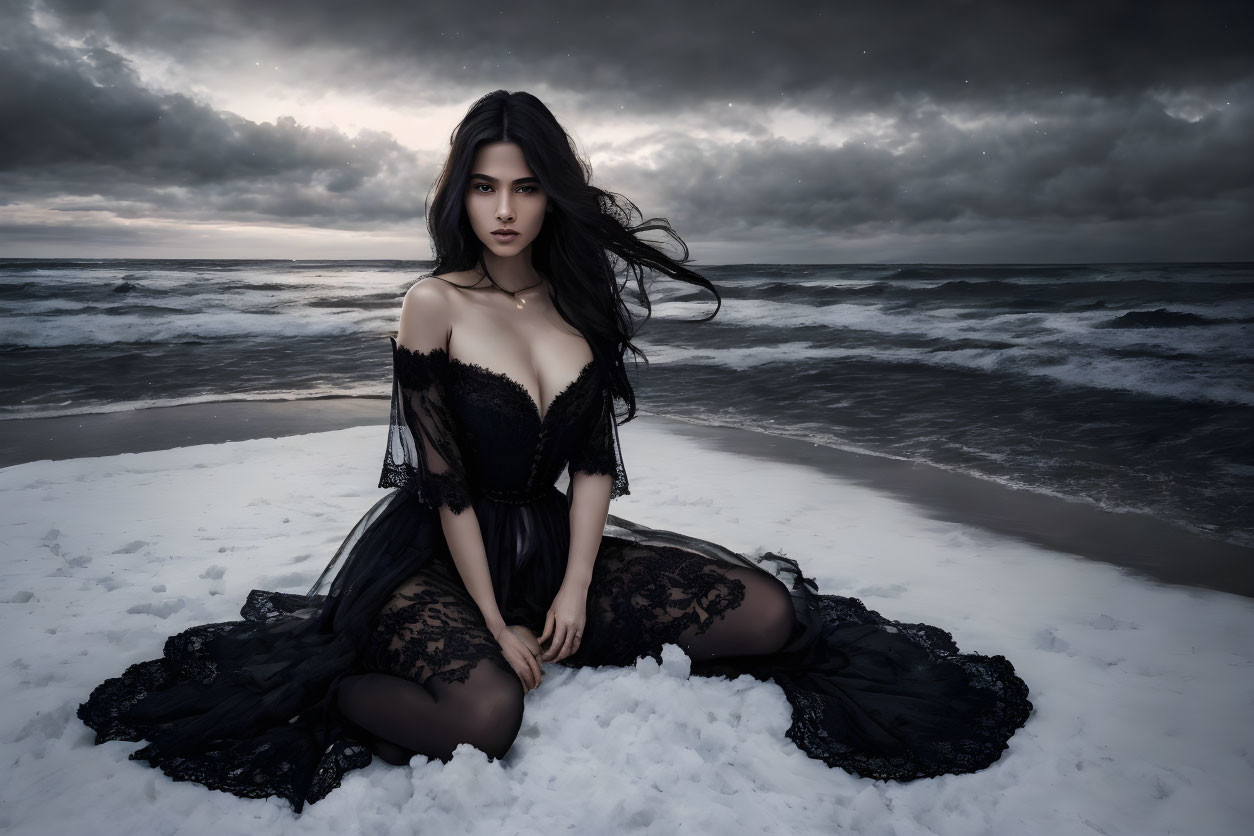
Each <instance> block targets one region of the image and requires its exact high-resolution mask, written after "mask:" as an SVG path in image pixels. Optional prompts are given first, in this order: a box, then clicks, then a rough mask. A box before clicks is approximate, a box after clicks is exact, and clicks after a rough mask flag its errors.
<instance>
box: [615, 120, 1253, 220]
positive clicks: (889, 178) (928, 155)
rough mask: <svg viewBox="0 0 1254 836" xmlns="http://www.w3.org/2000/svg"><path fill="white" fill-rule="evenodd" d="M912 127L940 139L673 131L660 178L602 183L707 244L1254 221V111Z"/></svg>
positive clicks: (656, 161) (661, 155)
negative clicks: (973, 226)
mask: <svg viewBox="0 0 1254 836" xmlns="http://www.w3.org/2000/svg"><path fill="white" fill-rule="evenodd" d="M908 125H909V128H910V130H911V131H915V132H918V133H919V135H920V136H922V137H925V138H926V139H925V140H924V141H923V142H922V143H921V145H920V148H919V150H917V151H916V152H913V153H897V154H894V153H893V152H892V151H890V150H885V149H883V148H877V147H873V146H871V145H862V144H860V143H859V142H858V141H856V140H854V141H851V142H849V143H846V144H845V145H844V146H842V147H839V148H835V147H825V146H817V145H806V144H798V143H793V142H786V141H783V140H779V139H767V140H763V141H760V142H757V143H753V144H748V143H737V144H734V145H721V146H713V147H712V146H710V145H708V144H705V143H699V142H696V141H694V140H692V139H690V138H688V137H685V136H683V135H679V134H671V135H667V136H666V137H665V139H664V141H661V142H659V143H658V144H659V146H660V148H661V150H660V151H659V152H658V154H657V155H656V156H655V157H654V158H653V160H652V162H653V167H651V168H650V170H649V171H647V172H642V171H638V170H636V169H634V168H632V167H625V166H623V167H611V166H606V167H602V168H601V169H600V170H599V172H598V173H599V174H600V175H601V176H605V177H608V178H609V179H611V180H613V181H614V182H615V183H617V184H619V185H620V186H622V188H623V190H624V191H626V192H628V193H633V192H638V191H640V190H646V189H650V188H656V187H655V186H651V184H656V183H665V184H667V190H666V193H665V195H666V199H667V202H668V204H669V206H670V207H671V209H672V210H673V211H674V213H675V214H676V215H677V216H679V217H682V218H683V219H684V222H685V228H687V229H689V230H692V231H694V232H697V233H701V234H703V235H713V234H716V233H718V232H720V231H722V232H734V233H744V232H748V231H752V230H762V229H764V228H767V227H774V228H775V229H776V231H779V230H781V229H792V230H804V229H809V230H814V231H830V230H834V229H839V230H845V231H850V230H856V229H858V228H859V227H860V226H862V225H864V224H871V225H883V224H885V223H894V224H897V225H899V226H900V227H901V228H905V227H907V226H909V227H920V226H924V225H929V224H945V223H950V222H955V221H960V220H962V219H963V218H964V217H968V216H975V217H977V218H986V219H996V220H998V221H1019V222H1030V221H1032V220H1035V219H1041V218H1051V219H1054V220H1062V221H1070V222H1073V223H1075V222H1087V221H1094V220H1121V219H1129V218H1153V217H1159V216H1170V215H1174V214H1178V213H1181V212H1189V211H1199V210H1202V209H1204V208H1206V207H1217V208H1223V207H1225V206H1226V208H1227V210H1228V211H1230V212H1235V213H1237V215H1241V216H1244V217H1245V219H1246V221H1247V222H1250V221H1254V215H1252V214H1251V209H1250V207H1251V206H1254V189H1252V188H1251V184H1254V155H1251V154H1250V153H1249V152H1248V147H1249V143H1250V138H1251V137H1254V111H1250V110H1245V111H1233V112H1228V113H1223V114H1221V115H1217V116H1214V117H1211V118H1209V119H1207V120H1201V121H1200V122H1198V123H1189V122H1184V121H1181V120H1179V119H1174V118H1172V117H1170V116H1168V115H1166V114H1165V113H1163V111H1162V109H1161V107H1157V106H1154V105H1153V104H1152V103H1151V102H1148V101H1145V100H1137V101H1122V100H1121V101H1118V102H1114V103H1108V104H1106V105H1104V106H1102V107H1101V108H1098V109H1096V110H1095V111H1094V112H1092V113H1089V114H1087V115H1086V117H1085V118H1083V119H1061V118H1055V119H1041V120H1038V121H1037V123H1036V124H1032V123H1031V122H1027V123H1026V124H1022V125H1017V126H1012V127H1007V126H1004V125H995V126H993V127H990V128H988V129H986V130H977V131H960V130H958V129H957V128H955V127H954V126H952V125H951V124H949V123H948V122H946V121H945V120H944V119H942V118H941V117H940V116H939V114H937V113H935V112H932V113H930V114H921V115H917V116H915V117H913V118H911V119H910V120H909V121H908ZM1130 137H1134V138H1135V139H1132V140H1130V139H1129V138H1130Z"/></svg>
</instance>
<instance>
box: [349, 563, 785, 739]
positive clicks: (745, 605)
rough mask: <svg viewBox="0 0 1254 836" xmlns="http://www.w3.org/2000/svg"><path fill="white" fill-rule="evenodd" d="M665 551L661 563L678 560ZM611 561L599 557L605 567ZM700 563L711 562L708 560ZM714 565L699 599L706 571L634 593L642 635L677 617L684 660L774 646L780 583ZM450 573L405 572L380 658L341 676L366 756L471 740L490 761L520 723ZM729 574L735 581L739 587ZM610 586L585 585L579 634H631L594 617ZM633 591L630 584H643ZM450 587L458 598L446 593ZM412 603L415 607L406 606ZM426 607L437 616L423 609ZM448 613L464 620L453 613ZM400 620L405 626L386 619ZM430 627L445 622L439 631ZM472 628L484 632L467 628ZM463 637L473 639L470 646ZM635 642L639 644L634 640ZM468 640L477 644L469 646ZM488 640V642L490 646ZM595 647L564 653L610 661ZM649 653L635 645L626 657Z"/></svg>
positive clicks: (512, 690) (514, 694)
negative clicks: (662, 591)
mask: <svg viewBox="0 0 1254 836" xmlns="http://www.w3.org/2000/svg"><path fill="white" fill-rule="evenodd" d="M671 560H672V562H671V563H669V564H667V565H668V566H672V567H673V566H675V565H677V564H676V563H674V561H673V558H671ZM702 562H703V563H705V564H708V563H709V561H708V560H703V561H702ZM612 565H614V564H612V563H610V562H608V561H607V567H608V566H612ZM622 565H629V564H622ZM630 565H634V566H635V567H636V569H637V570H640V569H643V568H645V567H644V566H643V565H642V564H641V563H639V562H637V563H635V564H630ZM692 565H693V566H697V565H698V564H697V563H695V562H694V563H692ZM701 570H702V571H703V572H705V573H710V572H712V571H714V570H712V569H711V568H710V567H709V565H704V566H702V567H701ZM717 572H718V575H717V576H712V577H714V579H715V582H716V583H715V585H714V586H707V587H704V588H705V589H707V592H706V594H705V595H700V596H698V595H694V594H693V593H692V590H693V588H694V587H695V586H700V585H701V584H702V583H708V582H709V581H708V580H707V581H702V582H698V581H697V580H695V579H696V578H697V577H698V576H697V575H696V574H692V573H689V575H688V577H687V579H686V580H684V581H683V582H678V581H676V580H675V578H674V577H672V578H670V579H669V580H670V581H671V583H664V584H662V586H663V587H672V586H673V587H674V588H671V589H669V590H667V592H666V595H667V600H666V602H665V605H664V606H658V601H656V600H652V601H650V600H647V599H648V597H649V596H645V599H643V600H640V601H635V602H633V606H635V607H637V608H636V609H635V610H633V612H635V613H637V615H636V616H635V620H636V621H637V622H638V623H640V624H641V625H642V626H648V627H650V628H651V630H650V633H651V636H652V639H651V640H652V641H657V636H673V635H675V634H674V630H673V629H672V630H671V631H670V632H669V633H668V632H667V630H666V627H667V626H668V625H667V624H666V623H665V621H667V620H671V621H672V622H673V623H672V624H671V625H670V626H671V627H672V628H674V627H677V626H678V624H679V623H680V622H683V623H686V624H688V626H687V627H686V628H685V629H684V630H682V632H680V633H679V634H678V637H677V638H675V639H674V641H675V643H676V644H678V645H679V646H680V647H681V648H683V650H684V652H686V653H687V654H688V655H689V656H690V657H691V658H692V660H693V661H694V662H701V661H707V660H710V659H715V658H721V657H726V656H752V655H758V654H765V653H772V652H774V651H776V650H778V649H779V648H780V647H782V646H783V644H784V643H785V642H786V641H787V639H788V637H789V635H790V633H791V630H792V626H793V622H794V613H793V605H792V598H791V596H790V595H789V594H788V591H787V590H786V589H785V587H784V585H783V584H782V583H780V582H779V581H778V580H776V579H775V578H773V577H771V576H770V575H768V574H766V573H765V572H762V571H760V570H755V569H749V568H742V567H724V566H720V567H718V569H717ZM720 576H721V577H720ZM657 577H658V576H657V575H656V574H655V575H654V578H657ZM450 580H451V579H449V578H445V579H444V581H445V583H444V585H443V586H441V584H440V583H439V582H438V579H437V578H436V577H434V574H433V575H432V576H430V577H425V578H424V577H415V578H414V579H413V582H411V583H410V584H408V585H407V587H406V588H405V590H404V591H405V593H406V594H405V595H404V596H399V595H398V598H397V600H396V601H394V602H393V605H391V606H390V607H389V608H387V609H386V610H385V614H384V617H383V618H381V620H380V629H381V630H382V631H385V633H381V635H380V641H381V642H382V644H381V646H382V647H383V648H384V650H385V651H388V652H384V653H382V655H380V656H377V657H376V658H377V659H378V660H380V661H379V662H376V667H377V668H378V670H377V671H376V670H370V671H369V672H367V673H363V674H359V675H354V676H348V677H345V678H344V679H343V680H342V681H341V684H340V687H339V693H338V705H339V708H340V711H341V712H342V713H343V714H344V716H346V717H347V718H348V719H349V720H350V721H352V722H353V723H354V724H356V725H357V726H359V727H360V728H362V729H364V730H365V731H366V732H368V733H370V734H371V735H373V736H374V737H375V740H374V741H372V748H373V749H374V752H375V754H377V755H379V756H380V757H382V758H383V759H384V760H386V761H388V762H389V763H393V764H404V763H408V761H409V759H410V758H411V757H412V756H413V754H414V753H416V752H418V753H422V754H424V755H427V756H428V757H435V758H439V759H440V760H443V761H447V760H448V759H449V758H450V757H451V756H452V753H453V749H454V748H455V747H456V746H457V745H458V744H460V743H470V744H472V745H473V746H475V747H476V748H478V749H480V750H482V751H483V752H485V753H487V754H488V755H489V756H490V757H493V758H499V757H502V756H503V755H504V754H505V753H506V752H507V751H509V748H510V746H512V745H513V742H514V738H515V737H516V736H517V734H518V730H519V728H520V727H521V726H522V713H523V689H522V683H521V682H520V681H519V679H518V676H517V674H515V673H514V672H513V670H512V669H509V668H507V667H505V666H506V665H507V664H508V663H506V662H504V657H503V656H500V654H499V646H497V645H496V642H495V640H494V639H492V637H491V636H490V635H489V634H488V633H487V630H486V628H484V627H482V626H478V627H474V626H471V624H470V623H469V622H472V621H474V620H475V615H476V614H477V608H475V609H472V608H474V607H475V605H474V602H473V601H472V600H471V599H470V597H469V595H468V594H467V593H465V591H464V589H462V590H460V595H457V596H455V595H454V593H455V592H458V590H453V589H451V588H450V587H449V586H448V582H449V581H450ZM738 583H739V584H743V588H744V595H743V596H741V595H740V594H739V586H738ZM611 586H612V584H603V585H602V587H601V588H600V591H601V592H603V593H604V594H603V595H600V598H604V599H605V600H604V601H602V600H599V599H598V600H593V599H594V597H595V594H594V592H590V595H589V607H588V619H589V623H588V625H587V630H586V632H585V635H586V636H587V637H589V638H593V637H594V636H595V632H594V631H598V630H599V631H601V633H602V635H613V636H616V637H619V638H621V636H622V635H625V634H627V633H629V632H630V631H626V630H625V628H623V626H622V625H620V624H615V623H612V622H609V621H607V622H606V623H604V624H601V623H599V622H598V623H593V621H594V620H596V619H598V618H600V617H602V614H603V613H605V614H606V616H605V617H608V613H609V612H610V611H611V610H612V609H613V608H612V607H610V606H608V605H607V603H606V602H607V601H609V600H611V599H613V598H614V597H615V596H616V595H617V594H618V593H615V592H613V591H612V590H611V589H610V587H611ZM635 588H636V591H637V593H638V592H639V591H640V589H641V588H642V587H641V586H636V587H635ZM437 592H439V593H440V594H438V595H437V594H436V593H437ZM461 596H464V600H462V601H458V600H455V597H461ZM655 597H656V596H655ZM618 600H620V601H621V599H618ZM419 607H421V608H422V611H421V612H418V611H417V609H416V608H419ZM462 609H465V610H466V612H461V610H462ZM436 614H438V615H439V617H438V618H436V617H434V616H435V615H436ZM458 614H460V616H465V617H457V618H455V617H454V615H458ZM650 619H651V621H650ZM402 620H403V621H404V622H405V623H404V624H400V623H395V624H393V623H391V622H392V621H402ZM441 626H443V627H445V628H447V629H446V630H445V631H444V632H441V630H440V629H439V628H440V627H441ZM475 631H478V632H479V633H482V634H483V636H482V637H479V636H477V633H476V632H475ZM472 636H474V637H476V639H479V638H481V639H482V641H480V642H478V644H477V645H476V644H474V643H471V642H469V640H470V638H471V637H472ZM640 641H641V642H642V643H645V641H644V639H643V638H642V639H641V640H640ZM474 647H479V648H481V649H480V650H479V651H477V652H476V651H474V649H473V648H474ZM488 648H491V650H492V653H491V654H490V655H489V654H488V653H487V649H488ZM594 648H595V645H592V644H590V645H589V646H588V648H587V651H588V652H587V653H581V654H578V657H579V658H572V660H571V661H572V662H579V663H580V664H605V663H614V662H613V661H609V657H608V656H607V659H606V660H598V659H597V658H589V657H590V656H591V655H592V653H594V652H595V651H594ZM649 650H650V648H646V647H643V646H641V647H639V653H638V654H635V655H644V654H645V653H647V652H649ZM402 651H403V652H402ZM453 651H456V652H453ZM476 655H477V658H476ZM632 655H633V652H630V649H629V652H628V654H627V656H623V657H621V658H624V659H625V658H627V657H629V656H632ZM496 656H499V657H500V658H494V657H496ZM453 662H456V663H457V664H452V663H453ZM387 671H393V672H387ZM419 681H421V682H422V684H419Z"/></svg>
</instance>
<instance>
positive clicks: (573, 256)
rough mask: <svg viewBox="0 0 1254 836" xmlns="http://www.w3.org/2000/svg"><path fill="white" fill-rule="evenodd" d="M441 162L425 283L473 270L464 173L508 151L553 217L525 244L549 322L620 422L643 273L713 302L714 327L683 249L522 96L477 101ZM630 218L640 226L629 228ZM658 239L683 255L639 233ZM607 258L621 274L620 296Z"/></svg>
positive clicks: (629, 400)
mask: <svg viewBox="0 0 1254 836" xmlns="http://www.w3.org/2000/svg"><path fill="white" fill-rule="evenodd" d="M449 142H450V145H451V146H452V147H451V149H450V150H449V155H448V158H447V160H446V161H445V163H444V168H443V170H442V171H441V172H440V175H439V177H438V178H437V179H436V181H435V183H434V184H433V186H432V190H433V191H434V197H433V198H432V199H431V201H430V203H429V205H428V207H427V229H428V231H429V232H430V234H431V240H432V245H433V248H434V252H435V262H436V264H435V270H434V271H433V272H434V274H444V273H449V272H456V271H463V270H472V269H475V268H479V269H481V270H483V271H484V272H485V273H486V272H487V268H486V265H484V264H482V258H483V243H482V242H481V241H480V240H479V238H478V237H477V236H476V235H475V232H474V229H473V228H472V227H471V225H470V220H469V219H468V218H467V217H466V209H465V194H466V190H467V188H469V181H470V174H471V167H472V166H473V164H474V159H475V154H476V153H477V152H478V150H479V148H480V146H482V145H484V144H486V143H490V142H513V143H516V144H517V145H518V146H519V147H520V148H521V149H522V153H523V157H524V158H525V159H526V161H527V165H528V166H530V168H531V170H532V171H533V172H534V173H535V176H536V177H537V178H539V180H540V185H541V187H542V188H543V189H544V191H545V193H546V194H547V195H548V201H549V205H550V206H551V208H552V210H551V211H549V212H547V213H546V214H545V218H544V224H543V226H542V228H541V230H540V233H539V235H537V237H536V239H535V241H534V242H533V243H532V247H531V250H532V257H531V258H532V265H533V266H534V267H535V268H536V270H537V271H539V272H540V273H541V274H543V275H544V276H546V277H547V278H548V280H549V284H550V286H551V287H552V289H553V295H554V297H555V300H554V303H555V306H556V308H557V312H558V314H560V315H561V317H562V319H564V320H566V321H567V322H569V323H570V324H571V325H572V326H574V327H575V329H577V330H578V331H579V333H580V334H582V335H583V337H584V338H585V339H586V340H587V341H588V344H589V346H590V347H591V348H592V353H593V359H594V361H595V362H596V364H597V365H598V366H599V367H600V368H602V369H603V370H605V371H606V372H608V374H609V379H610V388H611V392H612V393H613V395H614V396H615V397H618V398H621V399H622V400H623V401H624V402H625V403H626V405H627V413H626V416H625V417H622V420H621V421H620V422H619V423H620V424H621V423H626V422H627V421H630V420H631V419H632V418H634V417H635V415H636V396H635V392H634V391H633V390H632V386H631V382H630V381H629V380H628V377H627V369H626V366H625V365H624V363H623V356H624V354H625V352H626V350H627V349H630V350H631V351H632V353H633V354H635V355H636V356H637V357H641V358H644V359H645V363H646V365H647V364H648V358H647V357H645V354H644V352H643V351H641V350H640V349H639V348H638V347H637V346H635V345H634V344H633V343H632V342H631V339H632V337H634V336H635V335H636V333H637V331H638V330H639V328H640V327H641V326H643V325H644V323H645V322H647V321H648V320H649V317H650V316H651V315H652V310H653V307H652V305H651V303H650V302H649V296H648V292H647V291H646V289H645V282H644V272H645V269H646V268H647V269H649V270H653V271H656V272H659V273H664V274H665V275H667V276H670V277H671V278H673V279H678V280H679V281H682V282H688V283H690V284H694V285H699V286H701V287H704V288H706V289H707V290H709V291H710V292H711V293H713V294H714V298H715V300H716V302H717V304H716V306H715V308H714V311H713V312H712V313H710V315H709V316H706V317H702V318H700V319H695V320H690V321H692V322H705V321H708V320H710V319H713V318H714V316H715V315H716V314H717V313H718V311H719V309H720V308H721V307H722V304H723V300H722V297H721V296H720V295H719V292H718V290H717V288H715V287H714V285H713V283H711V282H710V280H709V279H707V278H705V277H704V276H702V275H700V274H698V273H695V272H693V271H692V270H689V269H688V268H687V267H684V266H683V265H684V264H686V263H688V262H689V261H690V260H691V259H690V258H689V257H688V245H687V244H685V243H684V241H683V239H682V238H680V237H679V235H678V234H677V233H676V232H675V230H674V229H672V228H671V226H670V224H669V223H668V222H667V220H666V219H665V218H650V219H648V220H644V215H643V214H642V213H641V212H640V209H639V208H638V207H637V206H636V205H635V204H634V203H632V202H631V201H630V200H628V199H627V198H626V197H623V196H622V195H619V194H616V193H614V192H608V191H605V190H603V189H599V188H597V187H596V186H594V185H592V183H591V179H592V167H591V166H590V165H589V164H588V163H587V162H586V161H584V160H583V159H582V158H581V157H580V156H579V154H578V152H577V150H576V149H575V144H574V142H573V141H572V140H571V138H570V136H569V135H568V134H567V133H566V131H565V129H563V128H562V126H561V125H560V124H558V121H557V119H556V118H554V116H553V114H552V113H551V112H550V111H549V109H548V108H547V107H545V106H544V103H543V102H541V101H540V100H539V99H538V98H536V97H535V96H533V95H532V94H530V93H525V92H521V91H520V92H514V93H510V92H508V91H506V90H496V91H494V92H491V93H488V94H487V95H486V96H483V97H482V98H480V99H479V100H478V101H476V102H475V103H474V104H473V105H472V106H471V107H470V110H469V111H467V113H466V116H465V117H464V118H463V119H462V121H461V122H460V123H459V124H458V126H457V127H456V128H455V129H454V130H453V133H452V136H451V137H450V140H449ZM633 217H639V218H641V222H640V223H639V224H635V225H633V224H632V219H633ZM653 231H660V232H662V233H664V234H665V235H669V236H670V237H671V238H673V239H674V240H675V241H676V242H678V244H679V246H680V247H681V248H682V249H683V256H682V257H681V258H679V259H673V258H671V257H670V256H668V255H666V254H665V253H663V252H662V251H661V250H659V249H658V248H657V247H655V246H654V245H653V244H651V243H649V242H647V241H645V240H643V239H642V238H641V237H640V233H643V232H653ZM612 257H613V258H617V259H618V261H619V262H620V263H621V265H625V267H626V269H625V270H624V271H623V273H624V280H623V284H622V286H620V285H619V282H618V278H617V277H618V272H617V269H616V265H615V263H614V262H613V261H612ZM628 273H630V274H631V275H634V276H635V282H636V294H637V296H638V301H639V303H640V304H641V305H643V307H644V309H645V316H644V318H643V319H642V320H640V321H639V322H636V321H634V320H633V318H632V315H631V311H630V310H629V309H628V307H627V305H626V304H625V303H624V302H623V296H622V288H623V287H624V286H626V284H627V281H628V280H629V277H628V276H627V274H628Z"/></svg>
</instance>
